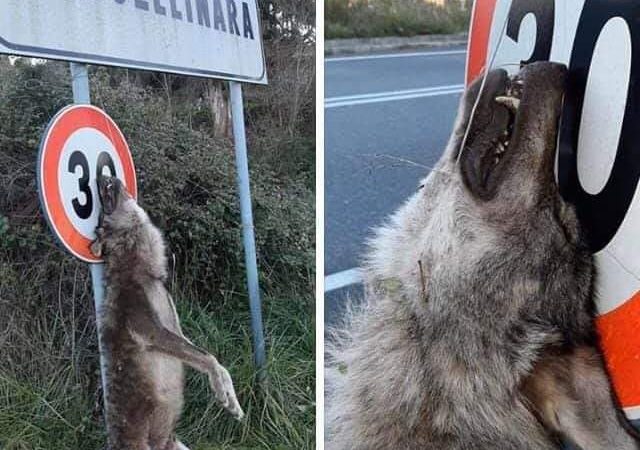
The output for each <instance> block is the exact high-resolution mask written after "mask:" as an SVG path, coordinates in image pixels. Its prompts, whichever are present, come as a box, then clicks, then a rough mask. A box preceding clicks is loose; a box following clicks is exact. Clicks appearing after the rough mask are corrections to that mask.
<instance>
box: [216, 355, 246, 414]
mask: <svg viewBox="0 0 640 450" xmlns="http://www.w3.org/2000/svg"><path fill="white" fill-rule="evenodd" d="M209 383H210V384H211V389H213V392H214V393H215V395H216V398H217V399H218V401H219V402H220V403H221V404H222V406H224V407H225V408H226V409H227V410H228V411H229V412H230V413H231V414H232V415H233V416H234V417H235V418H236V419H238V420H242V418H243V417H244V412H243V411H242V408H241V407H240V404H239V403H238V399H237V398H236V391H235V389H234V388H233V381H231V375H229V372H228V371H227V369H225V368H224V367H222V366H221V365H220V364H218V365H217V367H216V369H215V370H213V371H212V372H211V373H210V374H209Z"/></svg>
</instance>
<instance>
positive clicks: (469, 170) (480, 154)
mask: <svg viewBox="0 0 640 450" xmlns="http://www.w3.org/2000/svg"><path fill="white" fill-rule="evenodd" d="M566 72H567V70H566V67H565V66H564V65H562V64H557V63H551V62H536V63H532V64H529V65H527V66H525V67H523V68H522V69H521V71H520V73H518V74H517V75H515V76H509V75H508V74H507V72H506V71H505V70H502V69H496V70H492V71H490V72H489V73H487V75H486V78H485V80H484V82H482V80H481V79H478V80H476V81H475V82H474V83H472V85H471V86H469V89H468V90H467V93H466V94H465V99H464V103H463V108H464V115H465V116H466V119H467V121H469V122H470V123H469V122H466V123H467V127H468V130H467V133H466V136H467V138H466V139H465V140H464V142H463V143H461V144H462V145H463V148H461V149H460V150H459V151H460V152H461V153H459V154H458V153H456V157H457V160H458V161H459V163H460V170H461V172H462V178H463V181H464V183H465V185H466V187H467V188H468V189H469V191H471V193H472V194H474V196H476V197H478V198H480V199H481V200H485V201H486V200H491V199H492V198H493V197H494V196H495V195H496V194H497V193H498V191H499V190H501V189H502V188H505V189H518V186H521V185H522V182H523V180H524V179H526V178H527V177H529V176H532V175H533V176H536V177H537V178H538V179H537V181H536V182H535V183H534V184H536V185H538V186H540V187H541V188H543V189H544V188H546V185H547V184H549V183H550V182H551V181H553V161H554V157H555V148H556V136H557V129H558V117H559V115H560V111H561V108H562V97H563V94H564V89H565V86H564V85H565V80H566ZM478 96H479V97H480V98H479V99H478ZM473 105H475V107H474V108H472V106H473ZM507 185H508V187H506V186H507Z"/></svg>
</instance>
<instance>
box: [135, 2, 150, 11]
mask: <svg viewBox="0 0 640 450" xmlns="http://www.w3.org/2000/svg"><path fill="white" fill-rule="evenodd" d="M135 5H136V8H139V9H143V10H145V11H149V1H148V0H136V1H135Z"/></svg>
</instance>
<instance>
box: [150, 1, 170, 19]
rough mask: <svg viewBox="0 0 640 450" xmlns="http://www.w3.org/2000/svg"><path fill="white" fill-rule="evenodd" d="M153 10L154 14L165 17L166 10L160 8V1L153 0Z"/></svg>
mask: <svg viewBox="0 0 640 450" xmlns="http://www.w3.org/2000/svg"><path fill="white" fill-rule="evenodd" d="M153 9H154V11H155V12H156V14H160V15H162V16H166V15H167V8H165V7H164V6H162V4H161V3H160V0H153Z"/></svg>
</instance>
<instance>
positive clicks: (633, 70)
mask: <svg viewBox="0 0 640 450" xmlns="http://www.w3.org/2000/svg"><path fill="white" fill-rule="evenodd" d="M470 34H471V38H470V43H469V54H468V60H467V82H471V81H472V80H473V79H474V78H476V77H477V76H479V75H480V74H481V73H482V72H483V71H484V70H485V69H487V68H489V67H494V68H495V67H502V68H505V69H506V70H507V71H509V72H510V73H513V72H515V71H517V70H519V67H520V65H521V64H522V63H525V64H526V63H529V62H533V61H541V60H549V61H556V62H561V63H564V64H566V65H567V67H568V68H569V80H568V83H567V84H568V88H567V92H566V95H565V100H564V110H563V113H562V117H561V122H560V133H559V138H558V141H559V142H558V159H557V175H558V184H559V186H560V191H561V193H562V195H563V196H564V197H565V198H566V199H567V200H569V201H570V202H571V203H573V204H575V206H576V210H577V213H578V216H579V218H580V221H581V223H582V224H583V225H584V226H585V228H586V230H587V233H588V235H589V241H590V242H589V243H590V245H591V250H592V251H593V254H594V256H595V260H596V263H597V265H598V270H599V277H598V286H597V292H598V296H597V299H596V305H597V312H598V317H597V320H596V324H597V327H598V332H599V335H600V343H601V346H602V350H603V352H604V356H605V359H606V362H607V367H608V369H609V373H610V375H611V378H612V381H613V385H614V388H615V391H616V394H617V396H618V399H619V401H620V403H621V405H622V406H623V408H624V412H625V413H626V415H627V417H628V418H629V419H631V420H634V421H637V422H635V423H636V424H640V333H638V329H639V327H640V234H639V233H638V230H640V187H639V185H638V181H639V179H640V145H639V144H638V143H640V109H639V108H638V105H639V104H640V85H639V84H638V82H639V81H640V65H639V64H640V23H639V22H638V1H637V0H618V1H615V2H614V1H610V0H476V2H475V8H474V12H473V20H472V26H471V33H470Z"/></svg>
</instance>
